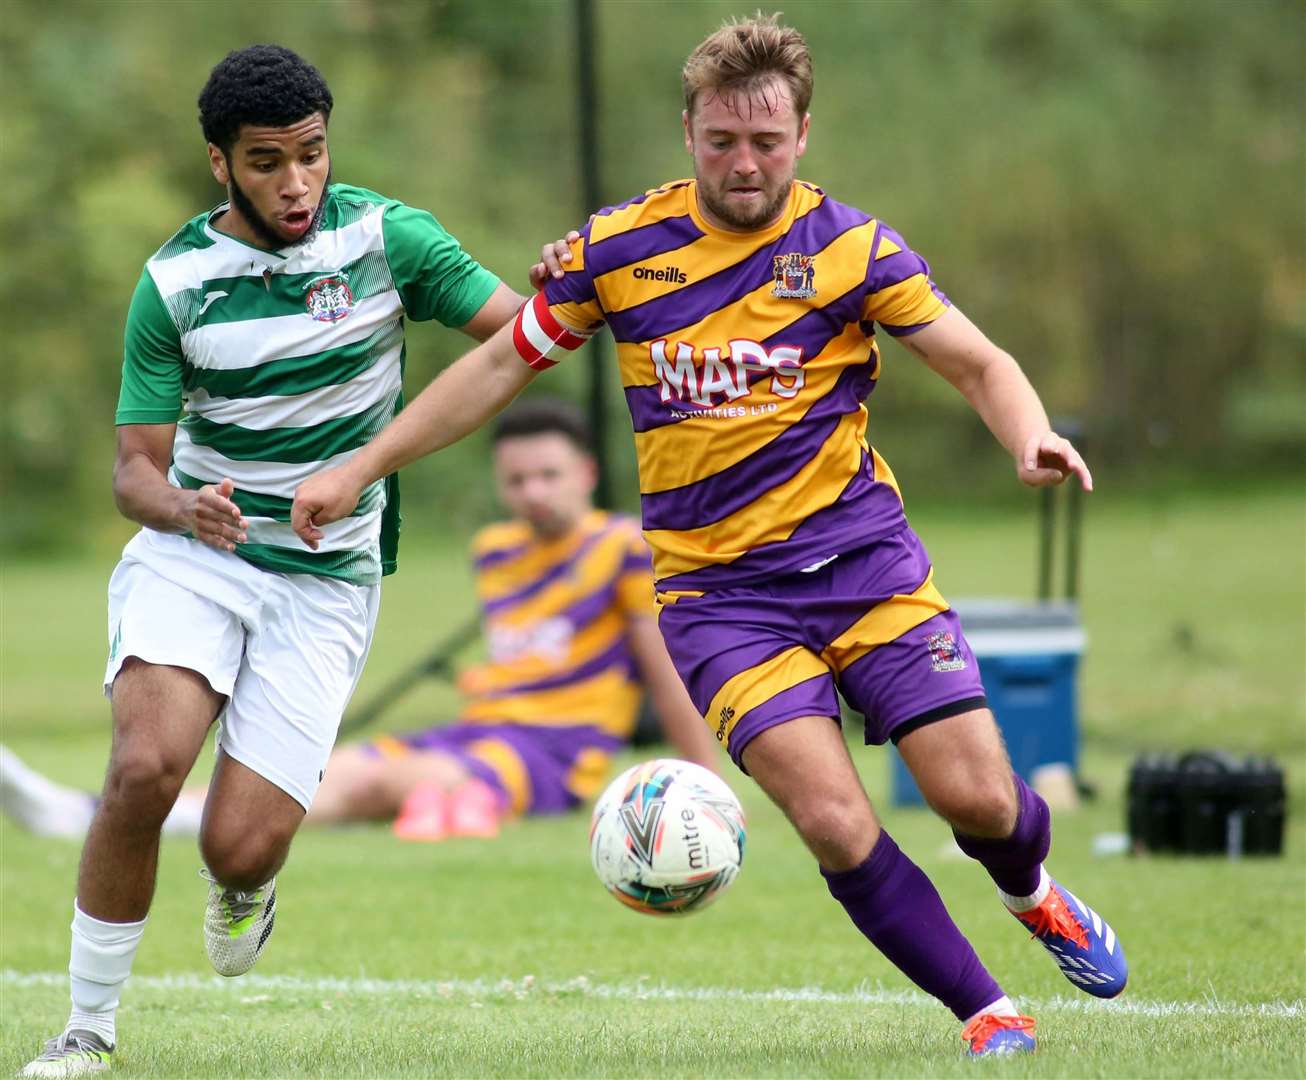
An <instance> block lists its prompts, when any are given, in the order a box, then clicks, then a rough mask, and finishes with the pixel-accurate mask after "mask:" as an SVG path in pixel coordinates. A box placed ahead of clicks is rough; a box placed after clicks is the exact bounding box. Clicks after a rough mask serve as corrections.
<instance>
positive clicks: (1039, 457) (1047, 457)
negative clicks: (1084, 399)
mask: <svg viewBox="0 0 1306 1080" xmlns="http://www.w3.org/2000/svg"><path fill="white" fill-rule="evenodd" d="M1016 475H1017V476H1019V477H1020V480H1021V482H1022V483H1025V484H1028V485H1029V486H1030V487H1051V486H1053V485H1055V484H1059V483H1061V482H1062V481H1063V480H1065V479H1066V477H1068V476H1078V477H1079V482H1080V483H1081V484H1083V486H1084V490H1085V491H1092V490H1093V474H1092V473H1090V472H1089V471H1088V466H1087V465H1085V464H1084V459H1083V458H1082V457H1080V456H1079V451H1078V450H1076V449H1075V448H1074V447H1073V446H1071V445H1070V440H1069V439H1063V438H1062V437H1061V436H1060V435H1058V434H1057V433H1056V432H1055V431H1045V432H1043V434H1041V435H1031V436H1030V437H1029V439H1028V440H1027V441H1026V443H1025V448H1024V450H1022V451H1021V454H1020V459H1019V460H1018V461H1017V462H1016Z"/></svg>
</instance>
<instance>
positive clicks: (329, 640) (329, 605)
mask: <svg viewBox="0 0 1306 1080" xmlns="http://www.w3.org/2000/svg"><path fill="white" fill-rule="evenodd" d="M380 601H381V587H380V586H379V585H365V586H358V585H350V584H348V583H347V582H343V581H336V580H334V579H331V578H319V577H314V576H312V575H310V574H276V573H270V572H268V571H266V570H260V569H259V568H258V567H256V566H253V565H251V564H250V563H247V562H246V561H245V560H244V559H241V558H239V557H238V556H236V555H233V554H230V553H228V552H222V551H217V550H216V549H214V548H211V547H209V546H207V545H206V544H201V543H199V542H198V541H196V540H188V539H186V538H185V537H182V536H171V535H168V534H166V533H160V532H155V531H154V530H152V529H143V530H141V532H140V533H138V534H137V535H136V536H135V537H134V538H133V539H132V540H131V542H130V543H128V545H127V546H126V548H124V549H123V553H122V561H121V562H120V563H119V564H118V566H117V568H116V569H115V570H114V572H113V576H112V577H111V578H110V579H109V663H108V666H107V667H106V668H105V671H104V692H105V694H106V696H109V697H112V695H113V681H114V679H115V678H116V677H117V675H118V671H119V670H120V669H121V667H122V665H123V661H125V660H126V659H127V657H129V656H135V657H138V658H140V659H141V660H144V661H145V662H146V663H150V664H168V665H171V666H174V667H183V668H190V669H191V670H192V671H197V672H199V673H200V674H201V675H203V676H204V678H205V679H207V680H208V682H209V685H210V686H211V687H213V689H214V690H216V691H217V692H218V693H219V694H225V695H226V697H227V703H226V706H225V708H224V709H223V710H222V713H221V714H220V716H219V726H218V740H217V744H218V746H219V747H220V748H221V749H222V752H223V753H225V754H229V755H230V756H231V757H233V758H235V759H236V760H237V761H239V762H240V763H241V764H242V765H246V766H248V767H249V768H251V769H253V770H254V771H255V772H256V773H258V774H259V775H260V776H262V777H264V778H265V779H267V780H269V781H270V782H272V783H273V784H275V785H276V786H277V787H279V788H281V790H282V791H284V792H286V793H287V794H288V795H290V796H291V797H292V798H294V799H295V800H296V801H297V802H299V803H300V804H301V805H302V806H303V807H304V809H305V810H307V809H308V808H309V806H310V805H311V804H312V802H313V796H314V795H315V794H316V792H317V788H318V784H320V783H321V782H322V774H323V771H324V770H325V769H326V763H327V758H328V756H329V755H330V753H331V747H332V745H333V744H334V743H335V739H336V731H337V729H338V728H339V726H340V717H341V715H342V714H343V713H344V711H345V706H346V705H347V704H348V703H349V698H350V696H351V695H352V694H353V692H354V687H355V686H357V684H358V679H359V676H360V675H361V674H362V672H363V662H364V661H365V660H366V659H367V651H368V649H369V648H370V647H371V644H372V632H373V629H374V628H375V626H376V616H377V611H378V610H379V608H380Z"/></svg>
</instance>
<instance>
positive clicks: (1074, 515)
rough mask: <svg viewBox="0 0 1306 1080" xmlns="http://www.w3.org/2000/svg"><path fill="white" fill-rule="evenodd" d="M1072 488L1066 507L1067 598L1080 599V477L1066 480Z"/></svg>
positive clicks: (1081, 497)
mask: <svg viewBox="0 0 1306 1080" xmlns="http://www.w3.org/2000/svg"><path fill="white" fill-rule="evenodd" d="M1066 485H1067V486H1068V487H1069V488H1070V490H1069V491H1068V492H1066V498H1067V499H1068V500H1069V504H1068V505H1067V507H1066V565H1065V567H1064V570H1065V572H1066V599H1067V600H1078V599H1079V530H1080V526H1081V518H1080V510H1081V503H1082V502H1083V497H1084V492H1083V491H1082V490H1081V489H1080V486H1079V477H1077V476H1072V477H1071V478H1070V479H1069V480H1067V481H1066Z"/></svg>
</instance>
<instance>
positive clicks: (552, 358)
mask: <svg viewBox="0 0 1306 1080" xmlns="http://www.w3.org/2000/svg"><path fill="white" fill-rule="evenodd" d="M590 336H591V335H589V334H586V333H577V332H576V331H575V330H572V329H571V328H570V327H566V326H563V325H562V323H560V322H558V320H557V319H556V318H554V316H553V312H551V311H550V310H549V302H548V300H546V299H545V298H544V294H543V293H542V292H538V293H536V294H535V296H534V298H533V299H531V300H528V301H526V303H524V304H523V305H522V306H521V310H520V311H519V312H517V320H516V321H515V322H514V323H513V324H512V342H513V344H514V345H515V346H517V354H518V355H519V356H520V357H521V358H522V359H523V360H525V361H526V363H527V364H529V365H530V366H531V367H533V368H534V369H535V370H536V371H543V370H544V369H545V368H551V367H553V365H554V364H556V363H557V362H558V361H559V360H561V359H562V358H563V357H564V356H566V355H567V354H568V353H570V352H575V351H576V350H577V349H579V348H580V347H581V346H582V345H584V344H585V342H587V341H588V340H589V339H590Z"/></svg>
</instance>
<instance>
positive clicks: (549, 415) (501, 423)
mask: <svg viewBox="0 0 1306 1080" xmlns="http://www.w3.org/2000/svg"><path fill="white" fill-rule="evenodd" d="M527 435H562V436H563V437H565V438H566V439H568V440H569V441H570V442H571V444H572V445H573V446H575V447H576V449H577V450H583V451H584V452H585V453H590V452H591V439H590V430H589V425H588V424H587V423H586V422H585V417H584V415H583V414H582V413H581V411H580V409H578V408H577V407H576V406H575V405H573V404H572V403H571V402H570V401H564V400H562V399H561V398H554V397H543V396H541V397H533V398H523V399H522V400H520V401H518V402H516V403H515V404H514V405H513V406H512V407H511V408H509V409H508V410H507V411H506V412H504V413H503V414H502V415H500V417H499V419H498V421H497V422H496V423H495V425H494V431H493V434H492V437H491V441H492V442H493V443H494V445H496V446H497V445H498V444H499V443H500V441H502V440H503V439H516V438H521V437H523V436H527Z"/></svg>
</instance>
